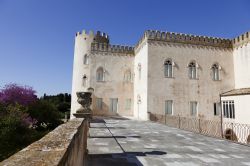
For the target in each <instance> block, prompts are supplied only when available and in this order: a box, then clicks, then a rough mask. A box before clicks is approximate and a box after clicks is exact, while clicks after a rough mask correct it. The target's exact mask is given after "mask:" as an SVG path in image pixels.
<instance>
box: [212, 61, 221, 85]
mask: <svg viewBox="0 0 250 166" xmlns="http://www.w3.org/2000/svg"><path fill="white" fill-rule="evenodd" d="M219 74H220V72H219V65H218V64H213V66H212V77H213V80H214V81H218V80H220V75H219Z"/></svg>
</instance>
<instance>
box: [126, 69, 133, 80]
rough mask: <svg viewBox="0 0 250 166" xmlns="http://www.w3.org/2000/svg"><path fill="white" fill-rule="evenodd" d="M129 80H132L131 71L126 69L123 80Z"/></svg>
mask: <svg viewBox="0 0 250 166" xmlns="http://www.w3.org/2000/svg"><path fill="white" fill-rule="evenodd" d="M131 81H132V75H131V71H130V70H128V71H126V72H125V73H124V82H131Z"/></svg>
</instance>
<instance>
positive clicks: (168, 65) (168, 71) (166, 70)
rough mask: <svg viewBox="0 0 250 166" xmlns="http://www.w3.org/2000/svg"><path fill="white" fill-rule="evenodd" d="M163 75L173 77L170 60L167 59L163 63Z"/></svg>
mask: <svg viewBox="0 0 250 166" xmlns="http://www.w3.org/2000/svg"><path fill="white" fill-rule="evenodd" d="M164 75H165V77H169V78H172V77H173V63H172V61H171V60H167V61H165V63H164Z"/></svg>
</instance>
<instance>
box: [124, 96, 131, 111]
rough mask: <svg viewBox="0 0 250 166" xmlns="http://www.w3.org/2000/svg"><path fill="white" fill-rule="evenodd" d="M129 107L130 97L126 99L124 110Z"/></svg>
mask: <svg viewBox="0 0 250 166" xmlns="http://www.w3.org/2000/svg"><path fill="white" fill-rule="evenodd" d="M130 109H131V99H126V103H125V110H130Z"/></svg>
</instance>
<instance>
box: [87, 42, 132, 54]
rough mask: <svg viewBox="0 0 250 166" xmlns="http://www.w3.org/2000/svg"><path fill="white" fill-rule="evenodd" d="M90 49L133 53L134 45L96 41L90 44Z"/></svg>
mask: <svg viewBox="0 0 250 166" xmlns="http://www.w3.org/2000/svg"><path fill="white" fill-rule="evenodd" d="M91 51H97V52H110V53H124V54H130V55H134V47H130V46H122V45H110V44H107V43H97V42H94V43H92V44H91Z"/></svg>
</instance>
